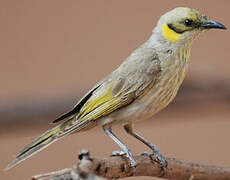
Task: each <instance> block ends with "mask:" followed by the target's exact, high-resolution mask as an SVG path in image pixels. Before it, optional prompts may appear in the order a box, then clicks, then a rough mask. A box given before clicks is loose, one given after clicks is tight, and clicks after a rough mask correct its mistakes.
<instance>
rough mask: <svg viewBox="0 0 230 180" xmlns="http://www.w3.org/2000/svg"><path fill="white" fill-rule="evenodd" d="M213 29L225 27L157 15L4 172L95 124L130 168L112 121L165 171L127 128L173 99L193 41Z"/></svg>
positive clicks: (189, 14)
mask: <svg viewBox="0 0 230 180" xmlns="http://www.w3.org/2000/svg"><path fill="white" fill-rule="evenodd" d="M213 28H216V29H226V28H225V26H224V25H222V24H220V23H218V22H216V21H212V20H209V19H208V18H207V17H206V16H205V15H203V14H202V13H200V12H199V11H197V10H195V9H191V8H187V7H178V8H175V9H173V10H171V11H169V12H167V13H166V14H164V15H163V16H161V17H160V19H159V21H158V23H157V25H156V27H155V28H154V29H153V32H152V35H151V36H150V38H149V39H148V40H147V41H146V42H144V43H143V44H142V45H141V46H139V47H138V48H137V49H136V50H134V51H133V52H132V53H131V54H130V55H129V56H128V57H127V58H126V59H125V60H124V62H123V63H122V64H121V65H120V66H119V67H118V68H117V69H116V70H114V71H113V72H112V73H111V74H110V75H108V76H107V77H106V78H105V79H103V80H102V81H100V82H98V83H97V84H96V85H95V86H94V87H93V88H92V89H91V90H90V91H89V92H88V93H86V94H85V96H84V97H83V98H82V99H81V100H80V101H78V103H77V104H76V105H75V106H74V108H73V109H72V110H71V111H69V112H67V113H66V114H64V115H62V116H61V117H59V118H58V119H56V120H54V121H53V122H54V123H56V122H61V121H63V122H62V123H60V124H58V125H57V126H56V127H54V128H52V129H50V130H48V131H46V132H45V133H43V134H42V135H41V136H39V137H38V138H37V139H35V140H34V141H33V142H32V143H31V144H29V145H28V146H26V147H25V148H24V149H23V150H21V151H20V152H19V153H18V154H17V155H16V159H15V160H13V161H12V162H11V163H10V164H9V165H8V166H7V167H6V169H9V168H11V167H13V166H15V165H16V164H18V163H20V162H21V161H23V160H25V159H27V158H28V157H30V156H32V155H34V154H35V153H37V152H39V151H41V150H42V149H44V148H46V147H48V146H49V145H50V144H51V143H53V142H55V141H57V140H58V139H60V138H62V137H64V136H66V135H69V134H72V133H76V132H80V131H85V130H88V129H91V128H93V127H94V126H97V125H100V126H102V128H103V130H104V132H105V134H106V135H108V136H109V137H110V138H111V139H112V140H113V141H115V142H116V143H117V144H118V145H119V146H120V148H121V149H122V151H123V152H124V154H125V155H126V156H127V157H128V158H129V160H130V165H131V166H132V167H134V168H135V166H136V165H137V163H136V160H135V159H134V157H133V155H132V153H131V151H130V150H129V148H128V147H127V146H126V145H125V144H124V143H122V142H121V141H120V140H119V139H118V138H117V136H116V135H115V134H114V133H113V132H112V129H111V128H112V126H113V125H114V124H116V123H120V124H122V126H123V127H124V129H125V131H126V132H127V133H128V134H130V135H131V136H133V137H135V138H137V139H138V140H140V141H141V142H143V143H144V144H145V145H147V146H148V147H149V148H151V149H152V153H153V155H155V156H156V158H157V159H158V161H159V163H160V165H162V167H165V166H166V164H167V162H166V160H165V158H164V157H163V156H162V155H161V153H160V152H159V150H158V149H157V148H156V147H155V146H154V145H153V144H152V143H150V142H148V141H147V140H146V139H144V138H143V137H142V136H140V135H139V134H137V133H136V132H134V130H133V128H132V124H133V122H135V121H138V120H143V119H146V118H149V117H151V116H153V115H154V114H156V113H157V112H159V111H160V110H161V109H163V108H165V107H166V106H167V105H168V104H169V103H170V102H171V101H172V100H173V99H174V97H175V96H176V94H177V91H178V89H179V87H180V85H181V83H182V81H183V80H184V77H185V75H186V72H187V69H188V64H189V54H190V48H191V45H192V42H193V40H194V39H195V38H196V37H197V36H198V35H199V34H200V33H201V32H203V31H206V30H209V29H213Z"/></svg>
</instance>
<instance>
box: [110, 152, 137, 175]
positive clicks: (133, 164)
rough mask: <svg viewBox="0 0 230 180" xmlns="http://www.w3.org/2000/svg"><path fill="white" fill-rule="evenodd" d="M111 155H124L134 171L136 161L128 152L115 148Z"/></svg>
mask: <svg viewBox="0 0 230 180" xmlns="http://www.w3.org/2000/svg"><path fill="white" fill-rule="evenodd" d="M111 156H126V157H127V158H129V160H130V166H131V168H132V171H133V173H134V172H135V171H136V166H137V162H136V160H135V159H134V158H133V157H132V155H131V153H130V152H128V153H126V152H124V151H121V150H115V151H113V152H112V155H111Z"/></svg>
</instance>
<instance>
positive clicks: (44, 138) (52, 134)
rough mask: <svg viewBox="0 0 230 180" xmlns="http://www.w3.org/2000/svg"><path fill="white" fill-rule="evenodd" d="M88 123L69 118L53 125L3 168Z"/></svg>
mask: <svg viewBox="0 0 230 180" xmlns="http://www.w3.org/2000/svg"><path fill="white" fill-rule="evenodd" d="M74 118H75V117H74ZM88 124H89V122H87V121H83V122H77V123H76V121H73V118H71V119H69V120H68V121H66V122H64V123H62V124H60V125H58V126H56V127H54V128H53V129H51V130H48V131H46V132H45V133H43V134H42V135H41V136H39V137H38V138H37V139H35V140H34V141H33V142H32V143H31V144H29V145H28V146H26V147H25V148H24V149H22V150H21V151H20V152H19V153H18V154H17V155H16V159H15V160H13V161H12V162H11V163H9V164H8V165H7V167H6V168H5V169H4V170H8V169H10V168H12V167H14V166H16V165H17V164H18V163H20V162H22V161H24V160H26V159H27V158H29V157H31V156H32V155H34V154H36V153H38V152H40V151H41V150H43V149H44V148H46V147H48V146H49V145H50V144H52V143H53V142H55V141H57V140H58V139H60V138H61V137H63V136H65V135H68V134H71V133H72V132H77V131H80V130H82V129H83V128H84V127H86V126H87V125H88Z"/></svg>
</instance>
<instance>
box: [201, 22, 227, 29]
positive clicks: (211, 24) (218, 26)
mask: <svg viewBox="0 0 230 180" xmlns="http://www.w3.org/2000/svg"><path fill="white" fill-rule="evenodd" d="M200 27H201V28H203V29H212V28H215V29H227V28H226V27H225V26H224V25H223V24H221V23H218V22H216V21H212V20H207V21H205V22H204V23H203V24H201V25H200Z"/></svg>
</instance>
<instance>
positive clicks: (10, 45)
mask: <svg viewBox="0 0 230 180" xmlns="http://www.w3.org/2000/svg"><path fill="white" fill-rule="evenodd" d="M177 6H188V7H193V8H196V9H198V10H200V11H202V12H203V13H204V14H206V15H208V16H209V17H210V18H211V19H213V20H216V21H219V22H222V23H223V24H225V25H226V27H230V23H229V16H230V15H229V6H230V1H228V0H221V1H207V0H206V1H185V0H184V1H182V0H171V1H153V0H143V1H141V0H126V1H122V0H117V1H106V0H96V1H89V0H68V1H63V0H46V1H39V0H21V1H17V0H1V1H0V22H1V30H0V52H1V53H0V64H1V65H0V82H1V90H0V143H1V145H0V154H1V157H0V169H3V168H4V167H5V166H6V165H7V163H8V162H9V161H11V160H12V158H13V157H14V154H15V153H16V152H17V151H19V150H20V149H21V148H23V147H24V146H25V145H27V144H28V143H30V142H31V141H32V140H33V139H34V138H35V137H36V136H38V135H40V134H41V133H42V132H44V131H45V130H47V129H49V128H51V127H53V125H50V122H51V121H52V120H53V119H55V118H56V117H57V116H59V115H60V114H62V113H64V112H66V111H67V110H69V109H70V108H72V107H73V105H74V104H75V103H76V102H77V101H78V100H79V98H81V96H83V95H84V93H85V92H87V91H88V90H89V89H90V88H91V87H92V86H93V85H94V84H95V83H96V82H98V81H99V80H101V79H103V78H104V77H105V76H106V75H108V74H109V73H110V72H111V71H113V70H114V69H115V68H116V67H117V66H118V65H119V64H120V63H121V62H122V61H123V60H124V59H125V58H126V57H127V56H128V55H129V54H130V52H132V51H133V50H134V49H135V48H136V47H137V46H139V45H140V44H141V43H143V42H144V41H145V40H147V39H148V38H149V36H150V35H151V32H152V29H153V27H154V26H155V25H156V23H157V20H158V19H159V17H160V16H161V15H162V14H164V13H165V12H167V11H168V10H171V9H172V8H174V7H177ZM229 42H230V34H229V30H227V31H219V30H211V31H209V32H207V33H205V34H204V33H203V34H202V35H201V36H200V38H199V40H196V41H195V43H194V44H193V48H192V52H191V63H190V68H189V72H188V74H187V77H186V80H185V81H184V83H183V86H182V88H181V89H180V91H179V93H178V96H177V97H176V99H175V100H174V101H173V103H171V104H170V105H169V106H168V107H167V108H166V109H165V110H163V111H161V112H160V113H159V114H157V115H156V116H154V117H153V118H152V119H150V120H147V121H145V122H143V121H142V122H140V123H137V124H136V125H135V127H136V128H135V129H136V130H137V132H139V133H140V134H142V135H143V136H144V137H146V138H147V139H149V140H150V141H152V142H153V143H154V144H156V145H157V146H158V147H159V149H160V150H161V152H162V153H163V154H164V155H165V156H167V157H174V158H177V159H180V160H186V161H193V162H203V163H207V164H210V165H220V166H230V157H229V152H230V144H229V138H230V121H229V119H230V114H229V108H230V71H229V69H230V63H229V58H230V55H229ZM114 132H115V133H116V134H117V135H118V136H119V137H120V138H121V139H122V140H123V141H124V142H125V143H126V144H127V145H128V146H129V147H130V148H131V149H132V151H133V154H138V153H139V152H143V151H146V150H148V149H147V148H146V147H145V146H144V145H143V144H141V143H139V142H137V141H136V140H134V139H133V138H132V137H130V136H127V135H126V134H125V133H124V131H123V129H122V128H120V127H119V126H118V127H115V128H114ZM83 148H84V149H88V150H89V151H90V152H91V154H92V155H93V156H101V157H106V156H109V155H110V154H111V152H112V151H113V150H115V149H119V148H118V146H117V145H116V144H115V143H113V142H112V141H111V140H110V139H109V138H108V137H106V136H105V135H104V133H103V131H102V129H101V128H100V127H96V128H94V129H92V130H91V131H88V132H83V133H78V134H74V135H72V136H68V137H66V138H64V139H62V140H60V141H58V142H57V143H55V144H53V145H52V146H50V147H49V148H47V149H45V150H44V151H42V152H40V153H39V154H37V155H35V156H33V157H32V158H30V159H28V160H26V161H24V162H23V163H22V164H20V165H19V166H17V167H15V168H13V169H11V170H10V171H7V172H3V171H1V172H0V179H29V177H31V176H32V175H35V174H40V173H45V172H50V171H54V170H59V169H63V168H66V167H72V166H73V164H74V163H76V161H77V154H78V152H79V151H80V150H81V149H83ZM130 179H139V178H130ZM142 179H144V178H142ZM145 179H150V178H145ZM151 179H152V178H151Z"/></svg>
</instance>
